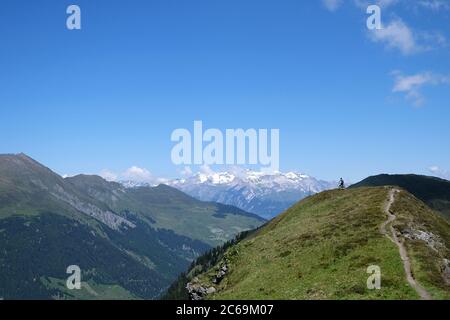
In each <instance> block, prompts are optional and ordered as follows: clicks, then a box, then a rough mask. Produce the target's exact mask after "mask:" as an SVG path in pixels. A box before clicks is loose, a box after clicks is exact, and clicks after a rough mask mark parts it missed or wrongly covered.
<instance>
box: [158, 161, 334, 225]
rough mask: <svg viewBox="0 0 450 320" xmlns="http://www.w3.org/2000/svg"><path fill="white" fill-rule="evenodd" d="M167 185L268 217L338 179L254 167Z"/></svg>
mask: <svg viewBox="0 0 450 320" xmlns="http://www.w3.org/2000/svg"><path fill="white" fill-rule="evenodd" d="M167 184H168V185H170V186H172V187H175V188H177V189H179V190H181V191H183V192H186V193H187V194H189V195H191V196H193V197H195V198H197V199H200V200H203V201H214V202H219V203H224V204H229V205H233V206H236V207H238V208H240V209H242V210H245V211H248V212H253V213H255V214H258V215H259V216H261V217H263V218H266V219H271V218H273V217H274V216H276V215H277V214H279V213H281V212H283V211H284V210H286V209H287V208H289V207H290V206H291V205H293V204H294V203H296V202H297V201H299V200H301V199H303V198H305V197H307V196H309V195H312V194H315V193H318V192H321V191H323V190H327V189H332V188H335V187H336V183H334V182H327V181H322V180H318V179H315V178H313V177H310V176H308V175H305V174H302V173H297V172H288V173H282V172H275V173H265V172H259V171H253V170H243V171H239V172H237V173H231V172H210V173H197V174H194V175H192V176H190V177H187V178H184V179H176V180H171V181H168V182H167Z"/></svg>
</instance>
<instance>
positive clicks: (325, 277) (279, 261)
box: [172, 187, 450, 299]
mask: <svg viewBox="0 0 450 320" xmlns="http://www.w3.org/2000/svg"><path fill="white" fill-rule="evenodd" d="M389 190H390V188H387V187H377V188H355V189H349V190H332V191H326V192H322V193H320V194H318V195H315V196H311V197H309V198H307V199H305V200H303V201H301V202H299V203H298V204H297V205H295V206H293V207H292V208H290V209H289V210H287V211H286V212H285V213H283V214H282V215H280V216H278V217H277V218H275V219H274V220H272V221H271V222H270V223H268V224H267V225H266V226H264V227H262V228H261V229H260V230H258V231H257V232H254V233H251V234H250V235H249V236H247V237H245V239H243V240H242V241H239V242H238V243H237V244H234V245H232V246H230V247H229V248H227V249H226V250H225V251H224V252H223V253H222V254H221V256H222V257H221V259H219V261H218V262H217V263H216V264H215V265H214V266H213V267H210V268H207V271H205V272H198V270H199V269H200V270H201V269H202V263H199V265H196V266H193V267H192V269H191V270H190V271H189V273H188V274H187V275H186V276H185V279H184V280H182V279H180V281H185V282H187V281H189V282H190V284H189V286H190V287H191V288H208V291H210V292H211V293H210V294H208V295H206V298H207V299H419V295H418V294H417V292H416V291H415V290H414V289H413V288H412V287H411V286H410V285H409V284H408V282H407V280H406V274H405V270H404V266H403V262H402V260H401V258H400V254H399V249H398V247H397V246H396V245H395V244H394V243H393V242H391V240H389V239H388V238H387V237H386V236H384V235H383V234H382V233H381V231H380V226H381V225H382V224H383V222H385V221H386V220H387V214H386V212H385V206H386V203H387V200H388V194H389ZM392 210H394V211H395V212H396V214H397V215H398V217H397V220H395V221H394V222H393V226H394V230H395V231H396V232H397V233H398V236H399V237H400V238H401V239H402V241H404V242H405V245H406V247H407V251H408V254H409V255H410V257H411V264H412V272H413V274H414V277H415V278H416V279H417V281H419V282H420V284H421V285H422V286H423V287H424V288H425V289H426V290H428V292H429V293H430V294H431V295H432V297H433V298H436V299H448V298H450V286H449V283H448V280H449V278H448V277H449V265H448V259H449V258H450V254H449V251H448V248H449V245H450V239H449V235H450V225H449V224H448V222H447V221H446V220H445V219H443V218H441V217H440V216H439V215H437V214H435V213H434V212H433V211H432V210H430V209H429V208H428V207H427V206H426V205H425V204H423V203H422V202H421V201H420V200H418V199H416V198H415V197H414V196H412V195H410V194H409V193H407V192H406V191H401V192H400V193H399V194H398V195H397V199H396V201H395V203H394V206H393V207H392ZM429 237H431V238H432V239H433V241H430V240H429ZM199 261H200V259H199ZM204 264H205V263H203V265H204ZM371 265H376V266H379V267H380V269H381V274H382V277H381V289H380V290H369V289H368V288H367V279H368V277H369V276H370V275H369V274H368V273H367V268H368V267H369V266H371ZM224 266H226V268H225V269H226V270H227V272H226V275H225V276H224V277H223V279H221V281H220V282H218V281H217V275H218V273H219V272H220V270H222V269H223V267H224ZM215 282H216V283H215ZM217 282H218V283H217ZM180 287H183V285H181V284H180V283H179V284H178V285H177V284H174V285H173V286H172V288H180ZM211 288H213V289H212V290H211ZM174 295H175V293H174V292H172V298H173V296H174ZM178 297H179V298H183V295H182V294H180V295H179V296H178Z"/></svg>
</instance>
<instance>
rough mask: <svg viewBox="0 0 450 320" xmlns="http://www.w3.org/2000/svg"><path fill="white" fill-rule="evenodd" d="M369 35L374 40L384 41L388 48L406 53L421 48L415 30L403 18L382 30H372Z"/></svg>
mask: <svg viewBox="0 0 450 320" xmlns="http://www.w3.org/2000/svg"><path fill="white" fill-rule="evenodd" d="M369 35H370V39H371V40H372V41H374V42H381V43H384V44H385V45H386V46H387V47H388V48H392V49H398V50H400V52H402V53H403V54H404V55H409V54H412V53H416V52H418V51H420V50H421V47H420V46H419V45H418V44H417V42H416V40H415V38H414V34H413V31H412V30H411V29H410V28H409V27H408V26H407V25H406V24H405V23H404V22H403V21H402V20H401V19H396V20H394V21H392V22H391V23H389V24H388V25H387V26H385V27H383V29H381V30H370V33H369Z"/></svg>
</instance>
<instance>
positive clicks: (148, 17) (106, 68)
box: [0, 0, 450, 181]
mask: <svg viewBox="0 0 450 320" xmlns="http://www.w3.org/2000/svg"><path fill="white" fill-rule="evenodd" d="M361 2H364V1H363V0H359V1H355V0H344V1H342V3H340V2H339V1H332V0H328V1H320V0H317V1H299V0H226V1H225V0H190V1H181V0H176V1H175V0H129V1H124V0H120V1H119V0H109V1H106V0H71V1H66V0H35V1H31V0H30V1H24V0H2V1H1V3H0V119H1V125H0V153H17V152H25V153H27V154H29V155H30V156H32V157H34V158H35V159H37V160H38V161H40V162H42V163H44V164H45V165H47V166H49V167H50V168H52V169H53V170H55V171H56V172H58V173H60V174H64V173H68V174H75V173H81V172H84V173H99V172H100V171H101V170H103V169H109V170H112V171H114V172H121V171H124V170H126V169H127V168H129V167H131V166H139V167H142V168H147V169H148V170H150V171H151V172H152V174H154V175H156V176H164V177H173V176H176V175H177V174H178V173H177V171H178V170H179V169H180V168H177V167H175V166H174V165H173V164H172V162H171V158H170V151H171V148H172V147H173V145H174V144H173V143H172V142H171V141H170V134H171V132H172V131H173V130H174V129H176V128H192V126H193V121H194V120H202V121H203V123H204V126H205V127H208V128H220V129H226V128H279V129H280V142H281V146H280V147H281V151H280V152H281V154H280V164H281V170H282V171H287V170H298V171H301V172H306V173H308V174H311V175H313V176H316V177H319V178H323V179H333V180H335V179H337V178H338V177H340V176H344V177H346V178H347V179H350V180H353V181H356V180H358V179H360V178H364V177H365V176H368V175H371V174H377V173H381V172H388V173H409V172H411V173H426V174H428V173H430V172H429V167H431V166H436V167H439V168H434V169H435V171H436V174H438V173H439V174H441V175H446V174H448V171H446V170H450V145H449V144H450V47H449V44H450V6H449V5H448V2H447V1H444V2H439V0H438V1H437V2H436V0H430V1H428V2H429V5H426V4H423V3H422V2H421V3H419V1H410V0H408V1H406V0H398V1H392V0H391V1H385V3H391V2H392V3H391V4H390V5H389V6H386V7H383V9H382V21H383V25H384V27H385V29H384V31H383V33H379V34H377V35H373V34H371V32H373V31H369V30H368V29H367V28H366V18H367V15H366V13H365V9H364V8H362V7H361V6H360V5H358V4H357V3H361ZM425 2H427V1H425ZM436 3H437V4H436ZM439 3H441V5H439ZM70 4H77V5H79V6H80V7H81V10H82V30H79V31H69V30H67V29H66V18H67V14H66V8H67V6H68V5H70ZM339 4H341V5H340V6H339ZM395 89H396V90H395Z"/></svg>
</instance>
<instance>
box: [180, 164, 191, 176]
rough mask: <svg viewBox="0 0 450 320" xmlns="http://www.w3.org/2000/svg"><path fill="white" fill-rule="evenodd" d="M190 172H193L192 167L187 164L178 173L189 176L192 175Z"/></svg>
mask: <svg viewBox="0 0 450 320" xmlns="http://www.w3.org/2000/svg"><path fill="white" fill-rule="evenodd" d="M192 174H193V172H192V169H191V167H189V166H186V167H184V168H183V169H182V170H181V171H180V175H181V176H183V177H190V176H192Z"/></svg>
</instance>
